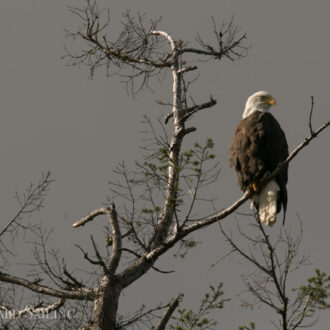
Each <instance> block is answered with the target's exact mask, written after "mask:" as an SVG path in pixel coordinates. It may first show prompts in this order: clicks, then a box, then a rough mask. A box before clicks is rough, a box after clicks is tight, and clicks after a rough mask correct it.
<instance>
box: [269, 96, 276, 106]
mask: <svg viewBox="0 0 330 330" xmlns="http://www.w3.org/2000/svg"><path fill="white" fill-rule="evenodd" d="M267 103H268V104H270V105H273V106H275V105H276V101H275V99H274V98H273V97H271V98H269V99H268V100H267Z"/></svg>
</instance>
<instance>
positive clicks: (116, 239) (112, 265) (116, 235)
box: [108, 203, 121, 275]
mask: <svg viewBox="0 0 330 330" xmlns="http://www.w3.org/2000/svg"><path fill="white" fill-rule="evenodd" d="M108 215H109V218H110V223H111V228H112V239H113V243H112V253H111V258H110V262H109V264H108V271H109V273H110V274H111V275H113V274H115V272H116V270H117V267H118V265H119V261H120V257H121V232H120V226H119V222H118V217H117V212H116V209H115V204H114V203H112V205H111V208H110V210H108Z"/></svg>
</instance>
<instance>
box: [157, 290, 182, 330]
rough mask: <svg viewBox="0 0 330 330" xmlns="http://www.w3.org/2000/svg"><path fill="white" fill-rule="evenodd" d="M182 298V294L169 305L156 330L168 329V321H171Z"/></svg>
mask: <svg viewBox="0 0 330 330" xmlns="http://www.w3.org/2000/svg"><path fill="white" fill-rule="evenodd" d="M182 296H183V295H182V294H179V296H178V297H177V298H175V299H173V300H172V301H171V302H170V303H169V305H168V307H167V309H166V311H165V313H164V314H163V316H162V318H161V320H160V322H159V323H158V325H157V326H156V328H155V330H165V329H166V325H167V323H168V321H169V320H170V318H171V316H172V314H173V313H174V311H175V309H176V308H177V307H178V306H179V303H180V300H181V299H182Z"/></svg>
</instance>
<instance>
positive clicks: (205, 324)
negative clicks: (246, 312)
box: [169, 283, 229, 330]
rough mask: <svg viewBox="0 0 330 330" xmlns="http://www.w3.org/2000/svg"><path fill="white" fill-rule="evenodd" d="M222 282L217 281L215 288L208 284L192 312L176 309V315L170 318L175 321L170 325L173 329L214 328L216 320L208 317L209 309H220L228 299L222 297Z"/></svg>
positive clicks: (201, 329)
mask: <svg viewBox="0 0 330 330" xmlns="http://www.w3.org/2000/svg"><path fill="white" fill-rule="evenodd" d="M222 286H223V284H222V283H219V284H218V286H217V287H216V288H215V287H213V286H210V290H209V292H207V293H206V294H205V296H204V298H203V299H202V301H201V304H200V306H199V309H198V310H197V311H196V312H194V311H193V310H191V309H190V310H186V309H185V308H182V309H178V311H177V313H178V314H179V315H178V316H173V317H172V320H173V321H174V322H175V323H174V324H171V325H170V327H169V328H170V329H173V330H188V329H189V330H193V329H198V330H206V329H215V326H216V325H217V322H216V321H214V320H213V319H212V318H210V317H209V314H210V312H211V311H215V310H218V309H222V308H223V305H224V303H225V302H226V301H228V300H229V299H223V298H222V296H223V291H222Z"/></svg>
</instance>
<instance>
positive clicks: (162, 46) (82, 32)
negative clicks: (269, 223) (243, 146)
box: [0, 0, 330, 329]
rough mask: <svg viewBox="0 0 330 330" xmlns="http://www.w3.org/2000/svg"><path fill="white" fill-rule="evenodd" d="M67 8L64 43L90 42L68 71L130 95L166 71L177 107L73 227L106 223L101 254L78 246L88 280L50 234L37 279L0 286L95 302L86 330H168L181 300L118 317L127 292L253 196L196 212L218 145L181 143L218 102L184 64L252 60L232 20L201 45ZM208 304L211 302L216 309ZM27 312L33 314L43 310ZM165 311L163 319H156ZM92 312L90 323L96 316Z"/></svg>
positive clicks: (8, 278)
mask: <svg viewBox="0 0 330 330" xmlns="http://www.w3.org/2000/svg"><path fill="white" fill-rule="evenodd" d="M71 11H72V12H73V13H74V14H75V15H77V16H78V17H79V18H80V19H81V22H82V26H81V27H80V29H79V30H78V31H76V32H67V36H69V37H72V38H74V39H79V40H82V41H84V42H85V50H83V51H80V52H78V53H71V52H68V54H67V55H66V58H67V59H68V62H69V64H72V65H81V64H87V65H88V66H89V67H90V70H91V71H90V72H91V75H94V73H95V70H96V69H98V68H102V67H105V68H106V70H107V73H108V74H109V75H111V74H114V73H115V74H118V75H120V76H122V77H125V78H126V84H127V87H128V91H129V92H131V93H132V94H133V95H134V94H135V93H136V92H138V91H139V90H140V89H141V88H143V87H147V88H148V87H149V88H150V84H151V79H152V78H153V77H156V78H158V79H161V78H162V77H163V74H164V73H165V72H168V71H169V72H170V73H171V76H172V101H171V102H169V104H170V105H171V107H172V109H171V112H170V113H169V114H168V115H167V116H166V117H165V124H163V123H162V122H161V121H159V122H158V123H156V124H154V123H153V122H152V121H151V120H150V119H149V118H145V121H146V124H147V125H148V127H149V128H148V132H149V134H150V135H147V136H146V141H145V145H144V148H145V150H146V153H147V154H146V156H145V158H144V160H143V161H142V162H138V163H136V167H135V168H134V169H128V168H127V166H126V165H125V163H121V164H119V165H118V167H117V168H116V170H115V172H116V173H117V174H118V176H119V179H118V180H117V181H113V182H111V183H110V184H111V186H112V189H113V196H112V197H111V199H110V200H109V203H108V204H107V205H105V207H102V208H98V209H95V210H93V211H91V212H90V213H89V214H88V215H86V216H84V217H83V218H81V219H80V220H78V221H77V222H75V223H74V224H73V227H75V228H79V227H82V226H85V225H87V223H89V222H91V221H96V218H98V217H99V216H105V217H106V218H107V219H108V233H107V250H106V253H105V254H102V249H101V248H100V244H102V242H101V243H100V242H96V241H95V240H94V238H93V237H91V246H92V251H93V252H92V254H93V255H92V256H91V255H90V254H89V253H88V252H86V251H85V249H84V248H83V247H80V246H79V247H78V248H79V249H80V250H81V252H82V255H83V257H84V259H85V260H86V261H87V262H88V263H89V264H90V267H91V269H92V270H91V271H90V272H89V276H88V278H87V279H86V278H85V277H86V276H85V277H83V276H82V275H81V274H77V273H75V272H73V271H70V270H69V269H68V268H67V266H66V264H65V262H64V261H62V258H60V257H59V256H58V254H57V252H56V251H51V253H50V254H49V251H48V250H47V248H46V243H47V234H46V233H45V232H43V231H41V230H40V231H39V232H38V233H37V235H38V237H39V242H40V244H39V245H37V246H36V249H35V254H34V257H35V259H36V261H37V263H36V264H37V265H38V266H39V269H40V271H39V273H38V275H39V277H37V276H36V275H37V273H34V276H35V278H34V280H33V281H31V280H29V279H27V278H23V277H19V276H16V275H12V274H9V273H7V272H2V271H1V272H0V281H1V282H2V283H9V284H10V285H13V286H15V287H24V288H26V289H27V290H28V291H31V292H34V293H37V294H38V297H39V299H41V300H42V301H43V304H44V301H46V300H43V298H46V297H53V299H57V300H56V301H55V302H53V303H52V304H48V307H47V308H54V309H55V308H57V309H59V311H60V310H61V306H62V305H63V304H67V303H69V302H72V301H76V302H78V306H86V305H87V306H89V307H88V308H90V307H91V305H93V316H91V317H90V320H86V319H83V320H82V324H83V325H81V327H85V328H86V329H124V328H129V327H133V325H137V327H139V324H143V326H144V327H149V328H151V327H154V326H157V327H158V329H164V328H165V326H166V324H167V322H168V320H169V319H170V317H171V315H172V313H173V312H174V310H175V308H176V307H177V306H178V303H179V299H178V298H177V299H175V300H174V301H172V302H170V303H169V304H167V305H160V306H158V307H155V308H153V309H151V310H145V309H144V308H141V309H140V310H138V311H137V313H136V314H134V315H130V316H128V317H124V316H122V315H120V313H118V302H119V299H120V296H121V293H122V291H123V289H125V288H127V287H128V286H130V285H131V284H132V283H134V282H135V281H136V280H137V279H139V278H140V277H141V276H143V275H144V274H146V273H147V272H148V271H150V270H151V269H154V270H156V271H159V272H165V271H163V270H161V269H159V268H158V267H157V266H156V261H157V260H158V258H159V257H160V256H161V255H163V254H164V253H166V252H167V251H168V250H169V249H171V248H172V247H173V246H175V245H177V246H180V248H181V249H183V252H182V253H185V251H186V250H187V249H189V248H190V247H192V246H193V245H194V244H195V242H194V241H193V240H191V239H190V238H189V237H188V235H189V234H191V233H192V232H194V231H197V230H199V229H201V228H204V227H206V226H209V225H211V224H213V223H215V222H217V221H219V220H221V219H224V218H225V217H227V216H228V215H230V214H232V213H233V212H234V211H235V210H236V209H237V208H238V207H239V206H240V205H241V204H243V203H244V202H245V201H246V200H247V199H249V198H250V197H251V196H252V192H247V193H246V194H244V196H243V197H241V198H240V199H239V200H237V201H236V202H234V203H233V204H232V205H230V206H228V207H227V208H225V209H223V210H222V211H220V212H216V213H215V214H208V215H201V214H199V212H198V210H197V208H198V207H199V206H198V205H199V204H200V203H202V201H203V200H205V199H207V197H205V195H203V193H205V191H203V187H205V186H207V185H209V184H211V183H213V182H214V181H215V180H216V178H217V175H218V171H219V170H218V166H217V162H216V161H215V160H214V157H215V156H214V154H213V153H212V149H213V142H212V140H211V139H208V140H207V141H206V143H205V144H199V143H195V144H194V145H193V147H192V148H190V149H188V150H183V149H182V143H183V140H184V139H185V137H186V136H187V135H188V134H190V133H192V132H194V131H195V130H196V128H195V127H191V126H188V121H189V119H190V118H191V117H192V116H193V115H196V114H197V113H199V112H200V111H202V110H204V109H208V108H211V107H213V106H214V105H215V104H216V101H215V99H214V98H213V97H210V98H209V99H208V100H207V101H205V102H204V103H200V104H197V103H195V102H194V100H193V98H192V97H191V96H190V95H189V88H190V86H191V84H192V82H194V81H195V78H196V77H193V78H192V79H191V80H188V79H187V75H188V73H190V72H192V71H196V70H197V69H198V68H197V66H195V65H189V62H187V61H188V60H189V59H191V58H193V57H195V58H197V59H198V60H202V59H204V60H222V59H229V60H231V61H235V60H238V59H240V58H242V57H244V56H245V55H246V53H247V50H248V46H247V45H246V36H245V34H243V33H241V31H240V30H239V29H238V28H237V27H236V26H235V25H234V22H233V20H231V21H229V23H227V24H222V25H221V26H220V28H218V27H217V25H216V22H215V21H214V20H213V37H214V42H213V43H208V42H206V41H204V40H203V38H202V37H201V36H198V37H197V38H196V46H190V45H188V43H186V42H185V41H183V40H176V39H174V38H173V37H172V36H171V35H169V34H168V33H167V32H165V31H162V30H159V28H158V24H159V23H160V20H154V21H151V22H150V24H147V23H146V22H145V17H144V16H143V15H138V16H137V17H133V16H132V15H131V14H130V13H126V14H124V25H123V30H122V32H121V33H120V34H119V36H118V37H116V38H114V37H113V36H112V35H111V29H110V27H109V23H110V19H109V13H108V12H107V11H100V10H99V9H98V7H97V5H96V2H94V1H91V0H88V1H87V6H86V7H84V8H71ZM106 31H109V34H107V33H106ZM160 103H161V104H166V103H165V102H160ZM170 120H171V121H172V122H173V126H172V127H171V128H168V127H167V126H165V125H166V124H168V123H169V122H170ZM155 125H159V127H157V128H156V127H155ZM329 125H330V121H328V122H327V123H325V124H324V125H323V126H321V127H320V128H319V129H318V130H316V131H312V132H311V135H310V136H309V137H308V138H306V140H305V141H304V142H303V143H302V144H301V145H300V146H298V147H297V149H296V150H294V152H293V153H291V155H290V156H289V157H288V159H287V160H286V161H285V162H284V163H288V162H289V161H291V160H292V159H293V158H294V157H295V155H296V154H297V153H298V152H299V151H300V150H302V149H303V148H304V147H305V146H306V145H307V144H308V142H310V141H311V140H312V139H314V138H316V136H317V135H318V134H319V133H320V132H321V131H323V130H324V129H325V128H326V127H327V126H329ZM284 163H283V164H284ZM283 164H280V165H279V167H278V168H277V169H276V170H275V171H274V173H272V175H271V176H270V177H269V179H270V178H271V177H272V176H274V175H276V173H277V171H279V170H280V168H281V166H283ZM114 201H116V206H115V204H114ZM208 201H209V200H208ZM118 204H119V205H120V206H119V207H118ZM210 213H211V212H210ZM124 261H125V262H124ZM80 278H84V279H83V280H81V279H80ZM45 279H48V282H46V283H47V284H43V283H44V282H43V281H44V280H45ZM218 297H219V295H218V296H216V298H218ZM79 303H80V304H81V305H79ZM209 303H210V304H211V305H212V302H209ZM210 304H209V305H208V306H210ZM206 305H207V304H206ZM4 308H7V307H4ZM82 308H83V307H81V309H82ZM88 308H87V309H88ZM207 310H208V309H207ZM30 311H31V312H32V313H33V312H36V311H37V306H35V307H34V309H31V310H30ZM162 311H163V316H161V315H159V313H157V312H162ZM21 312H22V313H23V311H21ZM16 313H19V311H17V312H16ZM86 314H87V315H88V316H89V315H90V312H87V313H86ZM197 314H198V313H197ZM197 314H196V315H197ZM157 315H158V318H157ZM193 315H195V314H191V316H193ZM196 315H195V320H196V322H197V319H198V315H197V316H196ZM64 319H65V318H64ZM156 323H158V325H156Z"/></svg>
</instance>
